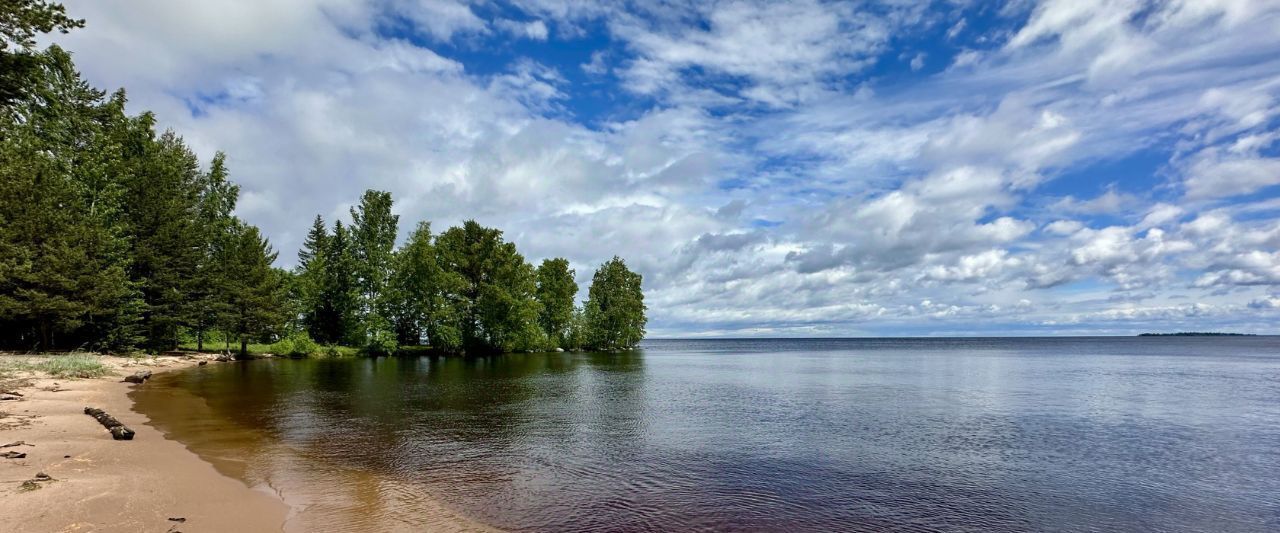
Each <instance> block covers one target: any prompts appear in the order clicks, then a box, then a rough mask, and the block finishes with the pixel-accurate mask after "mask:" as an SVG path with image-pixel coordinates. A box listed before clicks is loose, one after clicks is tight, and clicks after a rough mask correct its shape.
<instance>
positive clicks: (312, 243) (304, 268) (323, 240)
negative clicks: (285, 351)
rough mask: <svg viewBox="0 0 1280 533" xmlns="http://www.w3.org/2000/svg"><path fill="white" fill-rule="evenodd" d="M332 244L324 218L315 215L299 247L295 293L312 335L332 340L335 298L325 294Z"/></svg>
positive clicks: (308, 332) (327, 341)
mask: <svg viewBox="0 0 1280 533" xmlns="http://www.w3.org/2000/svg"><path fill="white" fill-rule="evenodd" d="M328 246H329V230H328V228H326V227H325V225H324V219H323V218H321V217H320V215H316V219H315V221H314V222H312V224H311V230H310V231H308V232H307V237H306V239H305V240H303V242H302V249H301V250H299V251H298V268H297V270H296V274H297V276H296V283H295V295H296V298H297V299H298V300H299V301H298V303H297V305H298V307H299V312H300V313H301V315H302V325H303V327H304V328H306V331H307V335H308V336H310V337H311V338H312V339H314V340H316V341H319V342H323V343H333V342H335V340H336V339H332V338H330V337H329V335H330V332H329V329H328V326H327V324H330V323H332V322H333V321H332V319H331V318H330V317H332V316H333V307H332V305H331V304H332V302H330V301H329V300H328V299H326V298H325V296H324V295H325V293H324V287H325V280H326V275H327V274H326V269H327V266H326V265H327V264H328V263H326V262H325V259H326V254H327V253H328V252H327V250H328Z"/></svg>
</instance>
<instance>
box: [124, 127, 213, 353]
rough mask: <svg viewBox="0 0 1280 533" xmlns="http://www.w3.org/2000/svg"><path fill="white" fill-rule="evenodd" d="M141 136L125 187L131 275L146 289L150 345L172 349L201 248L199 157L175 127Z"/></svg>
mask: <svg viewBox="0 0 1280 533" xmlns="http://www.w3.org/2000/svg"><path fill="white" fill-rule="evenodd" d="M147 120H148V122H151V121H153V120H154V119H152V118H151V117H149V116H148V117H147ZM141 141H142V142H140V143H139V144H140V146H138V147H137V148H140V150H139V151H140V154H139V155H140V157H139V158H138V164H136V165H135V166H134V168H133V176H132V179H130V180H128V181H127V182H126V187H125V191H126V192H125V194H126V196H125V198H126V202H125V205H126V209H125V212H126V214H127V216H128V220H129V225H130V227H129V232H130V234H131V235H132V236H133V239H132V243H133V250H132V255H133V264H132V265H131V268H130V276H131V277H132V278H133V280H134V281H135V282H136V283H138V285H139V288H140V289H141V291H142V297H143V303H144V305H145V307H144V311H143V320H144V326H145V335H146V341H145V343H146V346H147V347H148V348H150V349H153V350H168V349H172V348H174V347H176V346H177V345H178V331H179V327H180V326H182V325H183V323H184V318H185V317H187V316H188V315H189V306H190V305H191V301H192V300H191V280H192V279H193V278H194V276H195V271H196V264H197V258H198V257H200V252H201V242H202V239H201V236H200V231H199V230H198V228H197V226H196V217H197V214H198V209H199V201H200V171H199V163H198V161H197V160H196V156H195V154H193V153H192V152H191V150H190V149H188V148H187V147H186V145H185V144H184V143H183V142H182V139H181V138H179V137H178V136H177V135H176V134H174V133H173V132H166V133H165V134H164V135H161V136H160V138H159V139H150V140H141Z"/></svg>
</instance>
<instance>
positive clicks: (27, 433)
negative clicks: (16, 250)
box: [0, 354, 290, 532]
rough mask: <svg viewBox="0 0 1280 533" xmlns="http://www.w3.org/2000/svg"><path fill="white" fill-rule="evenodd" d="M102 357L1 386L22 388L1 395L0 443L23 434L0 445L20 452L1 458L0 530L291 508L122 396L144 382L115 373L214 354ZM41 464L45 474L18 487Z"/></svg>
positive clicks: (260, 521) (156, 521)
mask: <svg viewBox="0 0 1280 533" xmlns="http://www.w3.org/2000/svg"><path fill="white" fill-rule="evenodd" d="M23 357H24V356H20V355H0V360H3V359H7V358H13V359H15V360H16V359H19V358H23ZM99 357H100V361H101V362H102V363H103V364H104V365H107V366H108V367H109V368H110V370H111V372H110V373H108V374H107V375H105V376H102V377H98V378H84V379H60V378H51V377H48V376H42V375H33V374H31V373H27V374H26V376H24V379H22V380H21V381H22V382H23V383H21V386H18V387H5V388H4V390H5V391H6V392H17V393H19V394H20V395H21V396H19V397H18V399H16V400H5V401H0V445H5V444H9V443H13V442H18V441H22V442H25V443H27V444H24V445H19V446H11V447H6V448H2V449H0V453H2V452H6V451H15V452H19V453H25V454H26V457H24V458H14V459H7V458H0V531H15V532H20V531H33V532H34V531H122V532H126V531H127V532H134V531H186V532H192V531H246V532H254V531H283V530H284V528H285V522H286V520H287V519H288V517H289V515H290V508H289V506H288V505H287V504H286V503H285V502H284V500H283V499H281V498H280V497H279V495H277V494H274V493H272V492H270V491H269V490H268V489H261V488H251V487H249V486H247V485H246V484H245V483H243V482H242V481H240V480H237V479H235V478H232V477H228V476H225V475H223V474H222V473H220V472H218V471H217V470H216V469H215V468H214V466H213V465H211V464H210V463H208V462H206V461H205V460H203V459H202V458H200V456H198V455H197V454H196V453H195V452H193V451H191V450H189V449H188V448H187V447H186V446H185V445H184V444H183V443H181V442H179V441H176V440H170V439H168V438H166V436H165V435H164V433H162V432H161V431H160V430H159V429H157V428H155V427H153V426H152V425H151V422H150V420H149V418H148V417H147V416H145V415H142V414H140V413H138V412H137V411H135V409H134V401H133V399H132V398H130V396H129V392H130V391H131V390H133V388H134V387H138V386H142V387H145V386H146V385H145V384H143V385H133V384H130V383H124V382H122V381H121V380H122V378H123V377H124V376H126V375H129V374H132V373H133V372H135V371H138V370H150V371H152V372H154V373H160V372H165V371H169V370H178V369H184V368H188V367H191V366H196V365H198V364H199V363H200V361H213V356H211V355H208V354H200V355H194V356H190V357H188V356H158V357H146V358H142V359H132V358H128V357H115V356H99ZM211 364H218V363H211ZM10 383H13V381H11V382H10ZM86 406H89V407H97V408H100V409H104V410H105V411H106V412H107V413H109V414H111V415H112V416H115V417H116V418H118V419H119V420H120V421H121V422H122V423H124V424H125V425H126V426H128V427H129V428H130V429H132V430H134V431H135V432H136V435H135V436H134V438H133V440H129V441H116V440H112V438H111V434H110V433H109V432H108V431H107V430H106V429H105V428H103V427H102V425H100V424H99V423H98V422H97V421H96V420H94V419H93V418H92V417H90V416H87V415H85V414H84V408H85V407H86ZM39 473H44V474H47V475H48V476H49V477H50V478H52V479H50V480H48V481H34V482H33V483H34V486H35V487H38V488H32V484H27V485H26V487H27V488H25V489H24V488H23V484H24V482H25V481H27V480H36V479H37V474H39ZM172 519H180V520H172Z"/></svg>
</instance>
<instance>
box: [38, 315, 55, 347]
mask: <svg viewBox="0 0 1280 533" xmlns="http://www.w3.org/2000/svg"><path fill="white" fill-rule="evenodd" d="M50 344H53V341H52V340H51V339H50V338H49V321H48V320H46V319H41V320H40V346H39V347H38V348H37V350H36V351H38V352H47V351H49V348H50Z"/></svg>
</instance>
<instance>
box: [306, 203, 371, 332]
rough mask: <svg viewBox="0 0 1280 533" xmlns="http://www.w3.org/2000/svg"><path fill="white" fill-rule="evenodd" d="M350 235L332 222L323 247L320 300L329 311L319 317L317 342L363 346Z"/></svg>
mask: <svg viewBox="0 0 1280 533" xmlns="http://www.w3.org/2000/svg"><path fill="white" fill-rule="evenodd" d="M353 248H354V246H353V244H352V242H351V233H350V232H349V231H348V230H347V228H346V226H343V225H342V222H340V221H338V222H334V224H333V235H332V236H331V238H330V240H329V242H328V244H327V245H326V246H325V255H324V262H325V267H324V276H323V280H322V281H321V288H320V291H321V292H320V298H321V300H322V301H323V302H325V305H326V306H327V307H328V309H327V310H326V311H327V312H326V313H325V315H324V316H322V317H321V323H322V324H321V328H320V329H321V333H322V337H321V338H323V339H324V340H321V338H317V339H316V340H317V341H321V342H329V343H335V344H346V345H349V346H359V345H362V344H364V332H363V331H361V329H360V287H359V277H358V273H357V266H356V257H355V252H354V250H353Z"/></svg>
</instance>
